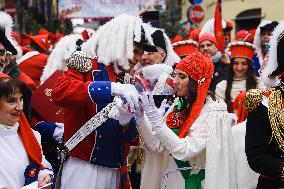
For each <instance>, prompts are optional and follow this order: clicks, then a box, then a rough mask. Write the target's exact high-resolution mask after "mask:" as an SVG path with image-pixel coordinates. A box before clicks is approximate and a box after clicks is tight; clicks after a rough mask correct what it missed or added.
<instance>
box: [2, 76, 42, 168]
mask: <svg viewBox="0 0 284 189" xmlns="http://www.w3.org/2000/svg"><path fill="white" fill-rule="evenodd" d="M0 78H10V76H8V75H6V74H4V73H0ZM18 132H19V135H20V137H21V139H22V142H23V145H24V147H25V150H26V152H27V154H28V157H29V159H30V161H32V162H35V163H36V164H37V165H38V166H39V168H40V169H41V170H42V169H44V166H43V165H42V164H41V162H42V154H41V148H40V144H39V143H38V141H37V139H36V137H35V135H34V133H33V131H32V129H31V126H30V124H29V122H28V121H27V119H26V117H25V115H24V113H23V112H21V115H20V118H19V130H18Z"/></svg>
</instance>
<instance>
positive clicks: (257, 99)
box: [245, 88, 274, 112]
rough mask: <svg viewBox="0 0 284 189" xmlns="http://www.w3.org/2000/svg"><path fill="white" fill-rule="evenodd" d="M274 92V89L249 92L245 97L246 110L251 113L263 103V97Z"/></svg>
mask: <svg viewBox="0 0 284 189" xmlns="http://www.w3.org/2000/svg"><path fill="white" fill-rule="evenodd" d="M273 90H274V88H268V89H251V90H249V91H248V92H247V94H246V97H245V110H246V111H249V112H250V111H252V110H254V109H255V108H257V107H258V106H259V105H260V103H261V101H262V97H263V95H264V94H265V93H267V92H271V91H273Z"/></svg>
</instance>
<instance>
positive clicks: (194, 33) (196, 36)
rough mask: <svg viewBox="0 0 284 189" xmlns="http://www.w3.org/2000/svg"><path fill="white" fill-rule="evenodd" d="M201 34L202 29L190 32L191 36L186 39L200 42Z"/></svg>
mask: <svg viewBox="0 0 284 189" xmlns="http://www.w3.org/2000/svg"><path fill="white" fill-rule="evenodd" d="M200 32H201V29H200V28H196V29H192V30H189V34H188V36H187V37H186V38H187V39H191V40H194V41H198V40H199V34H200Z"/></svg>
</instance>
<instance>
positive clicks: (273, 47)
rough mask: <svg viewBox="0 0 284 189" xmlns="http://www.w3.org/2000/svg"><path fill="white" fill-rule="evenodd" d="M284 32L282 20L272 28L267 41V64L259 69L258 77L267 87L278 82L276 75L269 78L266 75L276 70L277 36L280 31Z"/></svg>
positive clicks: (283, 21)
mask: <svg viewBox="0 0 284 189" xmlns="http://www.w3.org/2000/svg"><path fill="white" fill-rule="evenodd" d="M283 32H284V20H282V21H281V22H279V24H278V26H277V27H276V28H275V29H274V30H273V32H272V35H271V37H270V41H269V46H270V47H269V51H268V60H267V64H266V65H265V66H264V68H263V70H262V71H261V74H260V77H261V79H262V81H263V83H264V84H265V85H266V86H267V87H273V86H277V85H278V84H279V82H280V79H279V78H278V77H275V78H272V79H270V78H269V77H268V75H269V74H271V73H272V72H273V71H275V70H276V68H277V67H278V62H277V44H278V42H277V38H278V37H279V35H280V34H281V33H283Z"/></svg>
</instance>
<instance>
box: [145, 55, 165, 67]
mask: <svg viewBox="0 0 284 189" xmlns="http://www.w3.org/2000/svg"><path fill="white" fill-rule="evenodd" d="M165 57H166V52H144V54H143V56H142V57H141V61H140V63H141V66H142V67H146V66H149V65H153V64H161V63H163V61H164V59H165Z"/></svg>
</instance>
